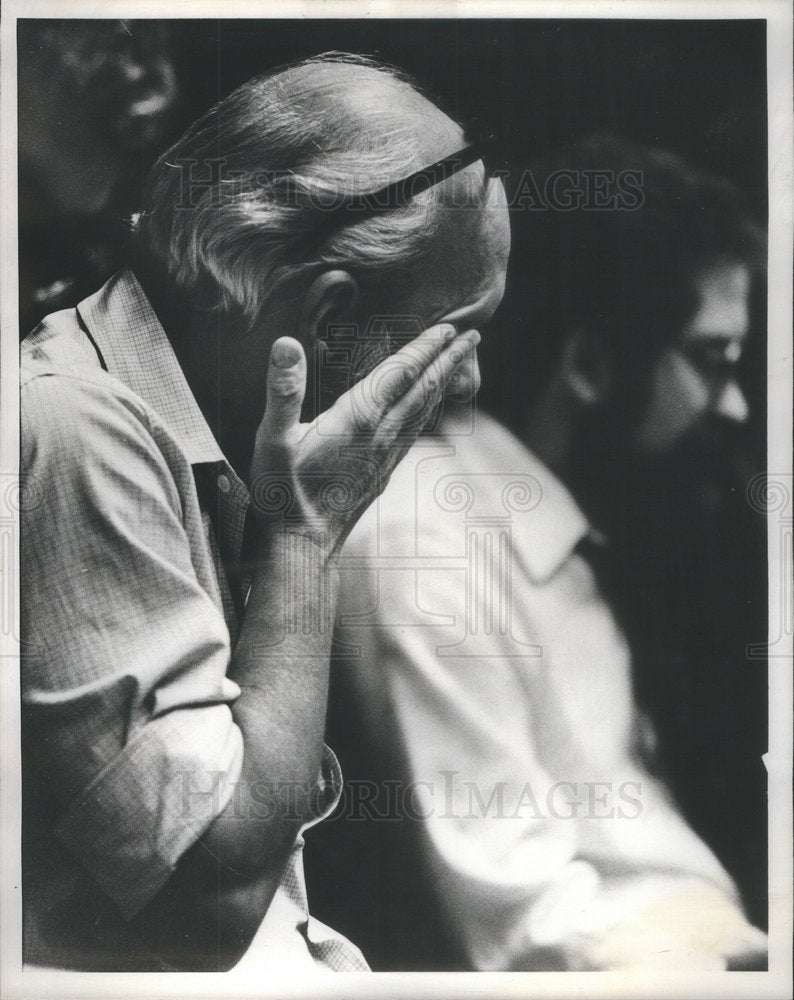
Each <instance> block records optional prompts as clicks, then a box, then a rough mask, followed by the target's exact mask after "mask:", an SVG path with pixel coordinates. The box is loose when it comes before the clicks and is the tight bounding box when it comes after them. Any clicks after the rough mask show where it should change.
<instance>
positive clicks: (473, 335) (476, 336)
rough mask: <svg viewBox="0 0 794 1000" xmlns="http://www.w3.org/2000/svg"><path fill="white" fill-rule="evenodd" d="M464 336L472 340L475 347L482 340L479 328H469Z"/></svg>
mask: <svg viewBox="0 0 794 1000" xmlns="http://www.w3.org/2000/svg"><path fill="white" fill-rule="evenodd" d="M464 337H465V338H466V340H468V341H471V343H472V344H473V345H474V347H476V346H477V345H478V344H479V342H480V341H481V340H482V337H480V331H479V330H467V331H466V332H465V334H464Z"/></svg>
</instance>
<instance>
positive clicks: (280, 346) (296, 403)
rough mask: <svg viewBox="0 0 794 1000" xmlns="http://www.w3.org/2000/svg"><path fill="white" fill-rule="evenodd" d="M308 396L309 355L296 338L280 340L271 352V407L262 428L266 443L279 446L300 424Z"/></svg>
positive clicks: (267, 406) (266, 412)
mask: <svg viewBox="0 0 794 1000" xmlns="http://www.w3.org/2000/svg"><path fill="white" fill-rule="evenodd" d="M305 393H306V356H305V354H304V353H303V348H302V347H301V345H300V344H299V343H298V341H297V340H294V339H293V338H292V337H280V338H279V339H278V340H277V341H276V342H275V343H274V344H273V347H272V348H271V350H270V363H269V365H268V369H267V405H266V407H265V415H264V417H263V418H262V423H261V424H260V426H259V429H260V432H261V433H262V434H263V435H264V436H265V438H266V440H268V441H270V442H271V443H277V442H278V441H280V440H282V439H283V438H284V437H285V436H286V435H287V434H288V432H289V431H290V430H291V429H292V428H293V427H294V426H295V425H296V424H297V423H298V422H299V421H300V415H301V407H302V406H303V397H304V395H305Z"/></svg>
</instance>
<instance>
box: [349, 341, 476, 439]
mask: <svg viewBox="0 0 794 1000" xmlns="http://www.w3.org/2000/svg"><path fill="white" fill-rule="evenodd" d="M456 339H459V338H458V334H457V331H456V330H455V327H454V326H452V325H451V324H449V323H443V324H441V325H440V326H434V327H430V328H429V329H427V330H424V331H423V332H422V333H421V334H420V335H419V336H418V337H417V338H416V339H415V340H412V341H411V342H410V343H409V344H406V345H405V347H403V348H401V349H400V350H399V351H397V352H396V353H395V354H392V355H391V356H390V357H388V358H386V360H385V361H382V362H381V363H380V364H379V365H377V367H375V368H374V369H373V370H372V371H371V372H370V373H369V375H367V377H366V378H363V379H362V380H361V381H360V382H358V383H357V384H356V385H355V386H353V388H352V389H351V390H350V392H349V393H347V394H346V395H347V398H346V399H345V397H343V399H344V400H345V403H346V404H347V405H348V406H349V407H350V409H351V411H352V413H353V415H354V419H355V421H356V424H357V425H358V426H359V428H362V429H363V428H368V427H374V426H376V425H377V423H378V422H379V420H380V418H381V417H382V416H383V414H384V413H386V412H387V411H388V410H390V409H391V408H392V406H394V404H395V403H396V402H397V401H398V400H399V399H401V398H402V397H403V396H404V395H405V394H406V393H407V392H408V391H410V389H411V387H412V386H413V385H415V384H416V383H417V382H418V381H419V379H420V378H421V377H422V375H423V373H424V372H425V371H426V370H427V368H428V366H429V365H431V364H432V363H433V361H435V359H436V358H437V357H438V356H439V355H440V354H441V353H442V352H443V351H444V350H445V349H446V348H447V347H448V346H449V345H450V344H451V343H454V342H455V341H456Z"/></svg>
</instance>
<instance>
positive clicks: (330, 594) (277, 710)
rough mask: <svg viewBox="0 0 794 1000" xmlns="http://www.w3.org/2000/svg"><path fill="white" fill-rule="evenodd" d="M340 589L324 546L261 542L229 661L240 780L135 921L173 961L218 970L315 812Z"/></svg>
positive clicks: (237, 952)
mask: <svg viewBox="0 0 794 1000" xmlns="http://www.w3.org/2000/svg"><path fill="white" fill-rule="evenodd" d="M337 586H338V583H337V573H336V570H335V569H334V568H333V567H332V566H331V564H330V560H329V558H328V557H327V554H326V552H325V550H324V549H323V548H322V547H321V546H319V545H318V544H317V543H316V542H314V541H312V540H310V539H309V538H307V537H306V536H305V535H300V534H297V533H296V534H287V533H284V534H277V535H275V536H274V537H272V538H271V539H267V540H264V541H263V544H262V547H261V550H260V557H259V560H258V565H257V569H256V572H255V575H254V580H253V584H252V587H251V592H250V596H249V599H248V603H247V607H246V612H245V618H244V621H243V624H242V628H241V632H240V638H239V640H238V643H237V647H236V649H235V652H234V656H233V657H232V661H231V664H230V668H229V676H230V677H232V678H233V679H234V680H235V681H236V683H237V684H238V685H239V686H240V689H241V694H240V696H239V698H238V699H237V701H236V702H235V704H234V705H233V707H232V711H233V714H234V718H235V722H236V723H237V725H238V726H239V727H240V729H241V731H242V733H243V747H244V750H243V766H242V771H241V774H240V778H239V781H238V783H237V785H236V787H235V792H234V794H233V796H232V798H231V800H230V802H229V803H228V805H227V806H226V808H225V809H224V810H223V812H222V813H221V814H220V815H219V816H218V817H217V818H216V819H215V820H214V822H213V823H212V824H211V826H210V827H209V829H208V830H207V831H206V832H205V833H204V835H203V836H202V837H201V839H200V841H198V842H197V843H196V844H195V845H194V846H193V847H192V848H191V849H190V850H189V851H188V852H187V854H185V855H184V857H183V858H182V860H181V861H180V863H179V865H178V867H177V871H176V872H175V873H174V875H173V876H172V878H171V879H170V880H169V883H168V884H167V885H166V887H165V888H164V889H163V890H162V892H161V893H160V894H159V895H158V897H157V899H156V900H155V902H154V903H153V904H152V905H151V906H150V907H149V908H147V912H146V914H145V915H144V918H143V921H144V924H145V925H146V932H145V936H146V938H147V940H148V941H149V942H150V943H151V945H152V946H153V947H154V948H155V950H157V951H158V953H159V954H160V955H161V956H162V957H163V958H164V959H165V960H166V961H168V962H172V963H173V964H174V965H176V966H178V967H179V966H181V967H190V968H197V967H202V968H221V969H223V968H228V967H229V966H230V965H232V964H234V962H235V961H236V960H237V959H238V958H239V957H240V956H241V955H242V954H243V952H244V951H245V949H246V948H247V946H248V943H249V941H250V939H251V937H252V936H253V934H254V933H255V932H256V929H257V927H258V926H259V924H260V923H261V921H262V919H263V917H264V916H265V913H266V912H267V908H268V906H269V904H270V902H271V900H272V898H273V895H274V893H275V891H276V889H277V888H278V885H279V883H280V880H281V877H282V874H283V870H284V865H285V864H286V862H287V860H288V858H289V854H290V851H291V849H292V847H293V845H294V842H295V837H296V834H297V831H298V829H299V828H300V826H302V825H303V823H305V822H306V821H307V820H309V819H310V818H311V809H312V804H313V803H312V799H313V798H315V796H316V792H317V782H318V776H319V771H320V763H321V759H322V746H323V731H324V726H325V712H326V701H327V691H328V669H329V658H330V648H331V636H332V627H333V620H334V612H335V606H336V594H337ZM315 806H316V803H315Z"/></svg>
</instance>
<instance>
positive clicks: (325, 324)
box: [298, 270, 359, 347]
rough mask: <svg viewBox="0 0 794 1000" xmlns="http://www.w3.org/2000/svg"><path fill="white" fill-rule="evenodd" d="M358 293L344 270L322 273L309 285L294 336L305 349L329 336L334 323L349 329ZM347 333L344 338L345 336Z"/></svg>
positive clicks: (351, 277) (352, 280) (355, 284)
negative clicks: (296, 336)
mask: <svg viewBox="0 0 794 1000" xmlns="http://www.w3.org/2000/svg"><path fill="white" fill-rule="evenodd" d="M358 299H359V290H358V283H357V282H356V279H355V278H354V277H353V276H352V275H351V274H349V273H348V272H347V271H341V270H338V271H323V273H322V274H320V275H318V276H317V277H316V278H315V279H314V281H313V282H312V283H311V285H310V286H309V290H308V292H307V293H306V296H305V298H304V300H303V303H302V305H301V309H300V313H299V316H298V336H299V339H300V340H301V342H302V343H303V344H304V345H305V346H306V347H309V346H310V345H312V344H313V343H314V342H315V341H317V340H326V339H328V337H329V332H328V328H329V326H333V324H334V323H338V324H339V325H340V326H341V325H347V326H349V325H350V323H351V322H352V321H353V316H354V313H355V309H356V305H357V304H358ZM349 335H350V334H349V331H348V333H347V336H348V337H349Z"/></svg>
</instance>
